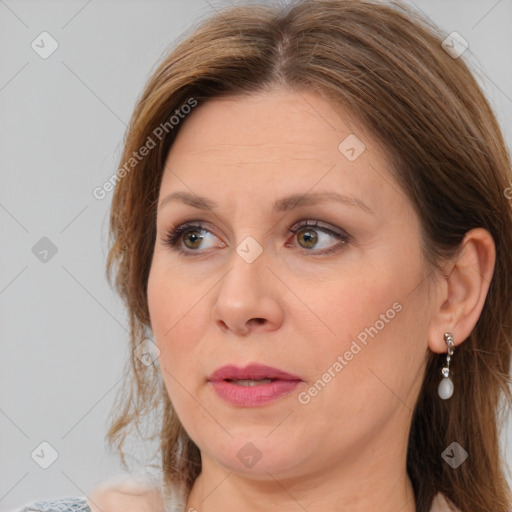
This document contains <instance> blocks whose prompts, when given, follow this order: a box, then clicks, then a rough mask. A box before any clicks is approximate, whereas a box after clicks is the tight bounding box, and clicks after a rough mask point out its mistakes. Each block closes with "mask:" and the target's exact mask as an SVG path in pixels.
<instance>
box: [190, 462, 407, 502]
mask: <svg viewBox="0 0 512 512" xmlns="http://www.w3.org/2000/svg"><path fill="white" fill-rule="evenodd" d="M205 462H207V461H205ZM381 462H383V461H379V464H370V466H369V468H368V469H367V471H364V472H363V473H358V472H354V471H353V470H354V469H355V468H354V467H353V466H352V467H351V469H352V471H350V468H345V469H344V468H338V470H336V469H335V468H333V469H329V470H328V471H323V472H321V473H320V472H319V473H317V474H311V473H309V474H308V475H304V476H303V477H296V478H280V477H278V476H276V475H271V474H270V473H268V472H267V476H268V478H266V479H264V480H263V479H261V480H255V479H250V478H247V477H245V476H241V475H239V474H237V473H235V472H233V471H229V470H226V469H224V468H222V467H219V466H217V465H214V464H209V463H206V464H203V471H202V472H201V474H200V475H199V476H198V478H197V479H196V481H195V482H194V485H193V486H192V489H191V491H190V494H189V496H188V499H187V505H186V508H185V510H186V511H187V512H188V511H190V512H196V511H197V512H218V511H219V510H222V511H225V512H230V511H236V510H244V511H247V512H274V511H275V510H276V507H278V509H279V510H282V511H290V512H292V511H300V510H303V511H304V510H307V511H308V512H320V511H321V512H330V511H336V512H373V511H375V510H379V512H396V511H398V510H400V512H416V506H415V501H414V491H413V488H412V484H411V481H410V479H409V477H408V475H407V473H406V471H405V470H404V471H403V473H397V472H393V471H392V470H391V467H390V466H391V464H381ZM355 475H358V476H355Z"/></svg>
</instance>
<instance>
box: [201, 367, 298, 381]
mask: <svg viewBox="0 0 512 512" xmlns="http://www.w3.org/2000/svg"><path fill="white" fill-rule="evenodd" d="M228 379H229V380H245V379H280V380H302V379H301V378H300V377H297V375H292V374H291V373H288V372H285V371H284V370H279V369H278V368H273V367H272V366H267V365H264V364H255V363H254V364H249V365H248V366H245V367H244V368H239V367H238V366H235V365H232V364H229V365H225V366H222V367H220V368H217V370H215V371H214V372H213V373H212V374H211V375H210V376H209V377H208V380H210V381H223V380H228Z"/></svg>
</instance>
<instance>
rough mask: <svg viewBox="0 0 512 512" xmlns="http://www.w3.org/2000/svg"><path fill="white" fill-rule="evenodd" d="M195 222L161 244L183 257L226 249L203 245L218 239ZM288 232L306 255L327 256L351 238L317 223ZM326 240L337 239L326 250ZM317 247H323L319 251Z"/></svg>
mask: <svg viewBox="0 0 512 512" xmlns="http://www.w3.org/2000/svg"><path fill="white" fill-rule="evenodd" d="M195 222H197V221H190V222H186V223H185V224H181V225H180V226H177V227H176V228H174V229H172V230H171V231H170V232H169V233H167V234H165V235H164V236H163V237H162V242H163V243H164V244H165V245H168V246H170V247H171V248H172V249H173V250H175V251H177V252H180V253H182V254H186V255H193V253H196V254H202V253H203V252H204V251H199V249H210V248H212V247H225V246H226V244H225V243H224V242H222V241H220V242H217V243H215V240H212V242H211V243H210V245H209V247H208V246H206V247H204V246H202V244H203V242H204V241H205V240H208V239H209V238H211V237H213V239H217V240H218V238H217V237H216V236H215V235H214V234H213V233H211V231H209V230H208V229H206V228H205V227H204V226H202V225H201V224H196V223H195ZM337 229H339V228H337ZM288 231H289V232H290V233H293V234H294V235H296V236H297V240H298V242H299V246H300V248H302V249H303V251H302V252H304V253H306V254H321V255H322V254H329V253H331V252H334V251H336V250H338V249H341V247H343V246H344V245H345V244H347V243H348V242H349V241H350V240H351V237H350V235H349V234H348V233H346V232H345V231H344V230H339V231H334V230H333V229H331V228H329V227H323V226H321V225H320V223H319V222H318V221H311V220H303V221H300V222H299V223H297V224H296V225H295V226H293V227H292V228H290V229H289V230H288ZM329 238H331V239H335V240H337V241H338V243H335V244H331V245H330V246H327V247H325V243H326V242H327V243H328V242H329ZM180 239H181V243H180ZM318 245H320V246H324V247H320V248H319V247H318ZM183 246H185V248H183ZM287 247H289V245H287ZM313 249H315V250H313ZM318 249H320V250H318Z"/></svg>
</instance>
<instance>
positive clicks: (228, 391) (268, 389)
mask: <svg viewBox="0 0 512 512" xmlns="http://www.w3.org/2000/svg"><path fill="white" fill-rule="evenodd" d="M301 382H303V381H302V379H301V378H300V377H298V376H296V375H292V374H291V373H288V372H285V371H283V370H280V369H277V368H273V367H271V366H267V365H261V364H252V365H249V366H246V367H245V368H238V367H236V366H233V365H227V366H223V367H221V368H219V369H217V370H216V371H215V372H214V373H213V374H212V375H211V376H210V377H209V378H208V383H209V384H210V385H211V386H212V388H213V389H214V391H215V392H216V393H217V395H218V396H219V397H220V398H222V399H223V400H224V401H226V402H228V403H229V404H231V405H236V406H239V407H255V406H261V405H265V404H268V403H269V402H273V401H275V400H277V399H279V398H282V397H284V396H285V395H288V394H290V393H291V392H292V391H293V390H294V389H295V388H296V387H297V386H298V385H299V384H300V383H301Z"/></svg>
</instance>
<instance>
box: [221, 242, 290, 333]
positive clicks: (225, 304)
mask: <svg viewBox="0 0 512 512" xmlns="http://www.w3.org/2000/svg"><path fill="white" fill-rule="evenodd" d="M231 263H232V266H231V268H230V269H229V271H228V272H227V273H226V274H225V276H224V277H223V278H222V279H221V281H220V283H219V286H218V287H216V288H215V289H216V290H217V296H216V298H215V303H214V306H213V309H212V321H213V322H214V323H215V324H216V326H217V328H218V329H219V330H220V331H221V332H222V333H224V334H225V333H228V332H232V333H233V334H236V335H238V336H247V335H248V334H250V333H252V332H269V331H273V330H275V329H279V327H280V326H281V324H282V322H283V317H284V314H283V308H282V297H283V289H282V283H280V282H279V280H277V279H276V277H275V275H274V273H273V272H272V271H271V270H270V269H269V268H268V266H267V265H268V259H267V258H266V257H265V255H264V253H262V254H261V255H260V256H259V257H258V258H257V259H256V260H255V261H253V262H251V263H248V262H247V261H245V260H244V259H243V258H241V257H240V256H239V255H238V254H237V253H236V252H235V251H234V252H233V258H232V260H231Z"/></svg>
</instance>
